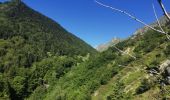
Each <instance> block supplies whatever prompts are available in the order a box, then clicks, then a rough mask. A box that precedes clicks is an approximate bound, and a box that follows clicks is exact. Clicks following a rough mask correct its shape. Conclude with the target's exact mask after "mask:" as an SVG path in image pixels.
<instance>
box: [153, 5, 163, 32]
mask: <svg viewBox="0 0 170 100" xmlns="http://www.w3.org/2000/svg"><path fill="white" fill-rule="evenodd" d="M152 7H153V12H154V14H155V18H156V20H157V23H158V25H159V27H160V29H161V30H162V31H163V32H165V31H164V30H163V28H162V27H161V24H160V22H159V19H158V16H157V14H156V10H155V6H154V4H152Z"/></svg>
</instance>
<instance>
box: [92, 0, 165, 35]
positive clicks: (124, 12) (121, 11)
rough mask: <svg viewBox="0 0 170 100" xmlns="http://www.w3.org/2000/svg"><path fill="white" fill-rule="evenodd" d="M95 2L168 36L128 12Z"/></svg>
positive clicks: (95, 0)
mask: <svg viewBox="0 0 170 100" xmlns="http://www.w3.org/2000/svg"><path fill="white" fill-rule="evenodd" d="M94 2H96V3H97V4H99V5H101V6H103V7H106V8H110V9H112V10H114V11H118V12H120V13H123V14H125V15H127V16H128V17H130V18H132V19H133V20H135V21H137V22H139V23H141V24H143V25H145V26H147V27H148V28H150V29H152V30H154V31H157V32H159V33H163V34H166V33H165V32H163V31H161V30H158V29H156V28H154V27H152V26H150V25H148V24H146V23H145V22H143V21H142V20H140V19H138V18H136V17H134V16H133V15H131V14H130V13H128V12H126V11H123V10H120V9H117V8H114V7H111V6H108V5H105V4H103V3H101V2H98V1H97V0H94Z"/></svg>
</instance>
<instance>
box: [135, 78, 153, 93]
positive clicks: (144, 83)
mask: <svg viewBox="0 0 170 100" xmlns="http://www.w3.org/2000/svg"><path fill="white" fill-rule="evenodd" d="M154 84H155V83H153V82H152V81H151V80H147V79H144V80H143V81H142V82H141V85H140V86H139V87H138V88H137V89H136V94H142V93H144V92H146V91H148V90H149V89H151V88H152V87H153V86H154Z"/></svg>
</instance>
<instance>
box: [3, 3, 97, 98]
mask: <svg viewBox="0 0 170 100" xmlns="http://www.w3.org/2000/svg"><path fill="white" fill-rule="evenodd" d="M87 54H89V55H94V54H96V50H95V49H93V48H92V47H91V46H90V45H88V44H87V43H85V42H84V41H83V40H81V39H79V38H78V37H76V36H74V35H73V34H71V33H69V32H68V31H66V30H65V29H64V28H62V27H61V26H60V25H59V24H57V23H56V22H55V21H53V20H51V19H49V18H47V17H46V16H44V15H42V14H40V13H38V12H36V11H34V10H33V9H31V8H29V7H28V6H26V5H25V4H24V3H23V2H21V1H20V0H11V1H10V2H5V3H0V99H7V98H11V99H14V100H16V99H17V100H20V99H23V98H25V97H27V96H28V95H29V94H31V93H32V92H33V91H34V89H35V88H36V87H38V86H39V85H40V83H41V82H40V79H41V77H43V75H44V74H45V72H46V71H48V70H49V69H50V68H51V67H48V68H46V69H45V68H44V67H43V64H38V65H36V64H34V63H36V62H42V63H43V61H44V63H45V62H46V61H49V60H48V58H49V57H52V56H57V57H58V58H59V59H57V60H56V59H54V60H50V61H51V62H52V61H54V62H55V61H56V63H55V64H56V65H57V63H58V62H60V61H61V62H60V64H58V66H59V65H60V67H61V66H63V67H62V68H60V69H61V70H60V71H59V72H60V74H59V75H58V76H57V77H59V76H60V75H62V74H64V73H66V72H67V71H69V67H71V66H72V64H73V63H74V62H76V61H75V60H76V59H77V58H76V57H77V56H85V55H87ZM61 56H64V57H61ZM74 57H75V58H74ZM43 59H46V60H43ZM63 60H64V61H65V62H64V61H63ZM50 61H49V62H50ZM62 61H63V62H62ZM67 61H68V62H67ZM51 62H50V63H51ZM67 63H68V64H67ZM37 66H39V67H37ZM41 67H42V68H44V69H45V70H44V69H42V70H41V71H42V72H41V71H40V70H39V69H40V68H41Z"/></svg>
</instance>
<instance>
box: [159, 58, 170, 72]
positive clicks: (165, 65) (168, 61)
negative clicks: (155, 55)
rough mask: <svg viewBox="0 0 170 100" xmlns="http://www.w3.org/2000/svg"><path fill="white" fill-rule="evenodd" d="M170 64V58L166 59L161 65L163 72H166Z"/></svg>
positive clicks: (160, 68)
mask: <svg viewBox="0 0 170 100" xmlns="http://www.w3.org/2000/svg"><path fill="white" fill-rule="evenodd" d="M169 66H170V60H166V61H165V62H163V63H162V64H161V65H160V66H159V70H160V72H161V73H163V72H165V69H166V68H167V67H169Z"/></svg>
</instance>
